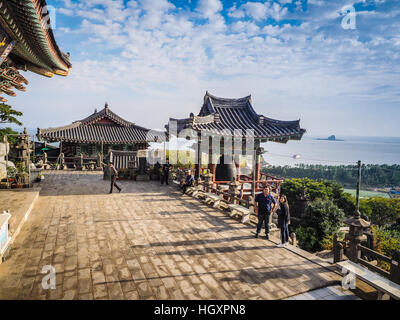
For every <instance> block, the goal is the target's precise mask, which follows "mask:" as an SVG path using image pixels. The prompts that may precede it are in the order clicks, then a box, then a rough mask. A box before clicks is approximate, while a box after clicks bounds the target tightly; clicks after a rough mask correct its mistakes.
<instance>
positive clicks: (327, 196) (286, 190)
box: [281, 178, 355, 216]
mask: <svg viewBox="0 0 400 320" xmlns="http://www.w3.org/2000/svg"><path fill="white" fill-rule="evenodd" d="M303 186H304V187H305V191H306V195H307V196H308V197H309V199H310V201H314V200H316V199H323V200H332V201H333V202H334V203H335V204H336V205H337V206H338V207H339V208H340V209H342V210H343V211H344V212H345V213H346V216H351V215H353V214H354V210H355V198H354V197H353V196H351V195H350V194H348V193H345V192H344V190H343V187H342V186H341V185H340V184H338V183H337V182H333V181H326V180H323V181H315V180H311V179H308V178H302V179H286V180H285V181H284V182H283V183H282V185H281V193H282V194H285V195H286V196H287V198H288V201H289V203H290V204H291V205H293V204H294V203H295V201H296V198H297V197H298V195H299V194H300V193H301V190H302V188H303Z"/></svg>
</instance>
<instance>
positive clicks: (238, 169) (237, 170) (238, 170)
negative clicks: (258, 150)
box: [235, 155, 240, 181]
mask: <svg viewBox="0 0 400 320" xmlns="http://www.w3.org/2000/svg"><path fill="white" fill-rule="evenodd" d="M235 165H236V177H237V179H236V180H237V181H239V180H240V155H239V156H238V161H237V162H235Z"/></svg>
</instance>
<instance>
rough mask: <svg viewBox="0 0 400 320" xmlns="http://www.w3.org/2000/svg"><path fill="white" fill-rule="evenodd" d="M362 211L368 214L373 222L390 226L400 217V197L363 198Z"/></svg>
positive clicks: (381, 225) (361, 202) (382, 225)
mask: <svg viewBox="0 0 400 320" xmlns="http://www.w3.org/2000/svg"><path fill="white" fill-rule="evenodd" d="M360 211H361V213H363V214H365V215H367V216H368V217H369V218H370V219H371V222H372V223H373V224H376V225H378V226H380V227H388V226H390V225H392V224H393V223H395V221H396V219H398V218H400V199H385V198H381V197H377V198H371V199H365V200H364V199H362V200H361V201H360Z"/></svg>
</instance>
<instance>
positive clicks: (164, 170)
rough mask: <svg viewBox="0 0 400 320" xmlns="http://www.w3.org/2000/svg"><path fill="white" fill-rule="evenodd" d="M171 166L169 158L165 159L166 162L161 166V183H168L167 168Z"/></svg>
mask: <svg viewBox="0 0 400 320" xmlns="http://www.w3.org/2000/svg"><path fill="white" fill-rule="evenodd" d="M171 167H172V165H171V164H170V163H169V159H167V160H166V163H164V164H163V166H162V172H161V184H164V181H165V184H166V185H168V184H169V182H168V178H169V170H170V168H171Z"/></svg>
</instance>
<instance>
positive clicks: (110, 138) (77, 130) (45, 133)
mask: <svg viewBox="0 0 400 320" xmlns="http://www.w3.org/2000/svg"><path fill="white" fill-rule="evenodd" d="M37 136H38V139H39V140H41V141H43V140H44V141H49V142H56V141H64V142H75V143H101V142H103V143H106V144H132V143H146V142H153V141H155V140H156V138H155V137H154V136H153V135H152V134H151V132H150V130H149V129H146V128H143V127H140V126H137V125H135V124H133V123H131V122H129V121H126V120H124V119H122V118H121V117H120V116H118V115H117V114H115V113H114V112H112V111H111V110H110V109H109V108H108V105H107V104H106V106H105V107H104V109H103V110H101V111H99V112H95V113H93V114H92V115H90V116H89V117H86V118H85V119H82V120H79V121H75V122H73V123H72V124H70V125H67V126H64V127H57V128H49V129H38V134H37Z"/></svg>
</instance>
